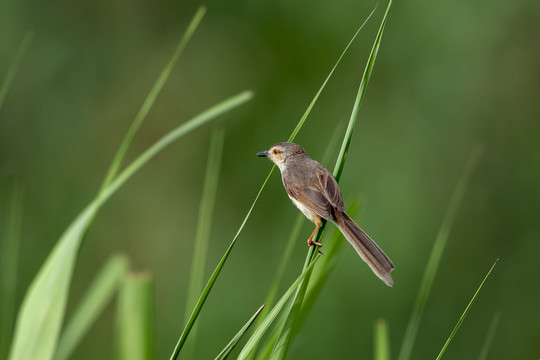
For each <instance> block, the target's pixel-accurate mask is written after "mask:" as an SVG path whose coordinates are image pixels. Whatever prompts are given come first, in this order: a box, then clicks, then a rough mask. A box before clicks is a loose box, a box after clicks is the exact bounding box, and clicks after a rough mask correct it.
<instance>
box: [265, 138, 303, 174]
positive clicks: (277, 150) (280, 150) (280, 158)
mask: <svg viewBox="0 0 540 360" xmlns="http://www.w3.org/2000/svg"><path fill="white" fill-rule="evenodd" d="M257 156H259V157H267V158H269V159H270V160H272V162H273V163H274V164H276V165H277V166H278V167H279V169H280V170H282V167H283V164H285V162H286V161H287V160H288V159H289V158H291V157H296V156H306V152H305V151H304V149H302V147H301V146H300V145H297V144H295V143H292V142H281V143H277V144H275V145H274V146H272V147H271V148H270V149H268V150H266V151H261V152H258V153H257Z"/></svg>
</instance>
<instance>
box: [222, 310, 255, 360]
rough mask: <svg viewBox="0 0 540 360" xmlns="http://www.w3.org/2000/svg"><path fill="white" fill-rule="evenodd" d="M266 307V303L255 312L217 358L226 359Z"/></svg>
mask: <svg viewBox="0 0 540 360" xmlns="http://www.w3.org/2000/svg"><path fill="white" fill-rule="evenodd" d="M263 308H264V304H263V305H262V306H261V307H260V308H259V310H257V312H255V314H254V315H253V316H252V317H251V319H249V320H248V322H247V323H246V324H245V325H244V326H243V327H242V328H241V329H240V331H238V333H237V334H236V335H235V337H234V338H233V339H232V340H231V341H230V342H229V343H228V344H227V346H225V348H224V349H223V350H222V351H221V352H220V353H219V355H218V356H217V357H216V360H225V359H226V358H227V357H228V356H229V355H230V354H231V352H232V351H233V349H234V347H235V346H236V345H237V344H238V342H239V341H240V339H241V338H242V336H244V334H245V333H246V332H247V331H248V329H249V327H250V326H251V324H253V322H254V321H255V319H256V318H257V317H258V316H259V314H260V313H261V311H262V310H263Z"/></svg>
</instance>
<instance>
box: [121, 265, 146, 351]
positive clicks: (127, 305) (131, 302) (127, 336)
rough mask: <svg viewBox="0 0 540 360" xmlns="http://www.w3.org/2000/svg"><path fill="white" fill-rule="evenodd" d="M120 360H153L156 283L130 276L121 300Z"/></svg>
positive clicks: (122, 288)
mask: <svg viewBox="0 0 540 360" xmlns="http://www.w3.org/2000/svg"><path fill="white" fill-rule="evenodd" d="M117 325H118V335H117V336H118V338H117V341H118V349H117V351H118V360H151V359H153V358H154V356H153V352H154V281H153V280H152V276H150V274H147V273H142V274H129V275H128V276H127V277H126V278H125V281H124V284H123V285H122V287H121V290H120V295H119V297H118V323H117Z"/></svg>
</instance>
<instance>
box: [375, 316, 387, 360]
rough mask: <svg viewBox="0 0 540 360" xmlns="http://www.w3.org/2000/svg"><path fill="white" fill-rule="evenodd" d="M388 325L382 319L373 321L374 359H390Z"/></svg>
mask: <svg viewBox="0 0 540 360" xmlns="http://www.w3.org/2000/svg"><path fill="white" fill-rule="evenodd" d="M389 337H390V336H389V335H388V325H387V324H386V321H385V320H383V319H378V320H377V321H375V336H374V339H375V357H374V358H375V360H390V340H389Z"/></svg>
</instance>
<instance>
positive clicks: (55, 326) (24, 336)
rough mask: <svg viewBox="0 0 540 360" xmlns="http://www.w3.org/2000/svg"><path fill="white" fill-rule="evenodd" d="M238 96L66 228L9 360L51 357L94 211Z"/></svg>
mask: <svg viewBox="0 0 540 360" xmlns="http://www.w3.org/2000/svg"><path fill="white" fill-rule="evenodd" d="M251 97H252V94H251V92H244V93H241V94H239V95H237V96H234V97H232V98H230V99H227V100H225V101H223V102H221V103H219V104H217V105H215V106H213V107H212V108H210V109H208V110H206V111H204V112H202V113H201V114H199V115H197V116H196V117H194V118H193V119H191V120H189V121H187V122H186V123H184V124H182V125H180V126H179V127H177V128H176V129H174V130H172V131H171V132H169V133H168V134H166V135H165V136H164V137H162V138H161V139H160V140H158V141H157V142H156V143H155V144H154V145H152V146H151V147H150V148H149V149H148V150H146V151H145V152H144V153H143V154H142V155H140V156H139V157H138V158H137V159H135V161H133V162H132V163H131V164H130V165H129V166H127V167H126V169H125V170H123V171H122V172H121V173H120V174H119V175H118V176H117V177H116V178H115V179H114V180H113V181H112V182H111V184H110V185H109V186H108V187H106V188H105V189H104V190H103V191H102V192H100V193H99V195H98V196H97V197H96V198H95V199H94V200H93V201H92V202H91V203H90V204H89V205H88V206H87V207H86V208H85V209H84V210H83V211H82V212H81V213H80V214H79V216H78V217H77V218H76V219H75V220H74V221H73V222H72V223H71V224H70V225H69V227H68V228H67V229H66V231H65V232H64V234H63V235H62V237H61V238H60V240H59V241H58V242H57V244H56V245H55V247H54V249H53V251H52V252H51V254H49V256H48V257H47V259H46V261H45V263H44V265H43V266H42V268H41V269H40V270H39V272H38V274H37V275H36V277H35V278H34V280H33V281H32V283H31V285H30V287H29V289H28V290H27V292H26V296H25V298H24V300H23V303H22V305H21V308H20V310H19V315H18V318H17V324H16V328H15V337H14V340H13V343H12V348H11V352H10V358H9V359H11V360H27V359H28V360H41V359H44V360H47V359H50V358H51V357H52V355H53V352H54V349H55V346H56V342H57V339H58V333H59V331H60V325H61V323H62V319H63V316H64V310H65V304H66V300H67V293H68V289H69V282H70V280H71V276H72V273H73V265H74V261H75V257H76V255H77V250H78V249H79V245H80V243H81V241H82V237H83V235H84V233H85V231H86V229H87V228H88V226H89V224H90V223H91V221H92V219H93V217H94V215H95V213H96V212H97V211H98V210H99V208H100V207H101V206H102V205H103V204H104V203H105V202H106V201H107V200H108V199H109V198H110V197H111V196H112V195H113V194H114V193H115V192H116V191H117V190H118V189H119V188H120V187H121V186H122V185H123V184H124V183H125V182H126V181H127V180H128V179H130V178H131V176H133V175H134V174H135V172H137V171H138V170H139V169H140V168H141V167H142V166H143V165H144V164H146V163H147V162H148V161H149V160H150V159H152V158H153V157H154V156H156V155H157V154H158V153H159V152H160V151H161V150H163V149H165V148H166V147H167V146H168V145H170V144H171V143H173V142H174V141H175V140H177V139H178V138H180V137H182V136H184V135H186V134H187V133H189V132H191V131H193V130H194V129H196V128H198V127H199V126H202V125H204V124H205V123H207V122H209V121H210V120H212V119H214V118H216V117H217V116H219V115H221V114H223V113H225V112H227V111H229V110H231V109H233V108H235V107H237V106H239V105H241V104H243V103H244V102H246V101H247V100H249V99H251Z"/></svg>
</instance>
